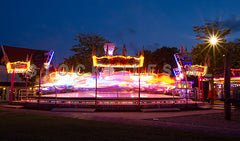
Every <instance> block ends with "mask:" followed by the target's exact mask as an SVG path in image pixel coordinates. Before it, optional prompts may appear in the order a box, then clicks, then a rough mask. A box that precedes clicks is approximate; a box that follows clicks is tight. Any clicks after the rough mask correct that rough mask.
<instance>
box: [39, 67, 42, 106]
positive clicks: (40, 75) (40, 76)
mask: <svg viewBox="0 0 240 141" xmlns="http://www.w3.org/2000/svg"><path fill="white" fill-rule="evenodd" d="M41 78H42V68H40V74H39V87H38V104H40V99H41V82H42V80H41Z"/></svg>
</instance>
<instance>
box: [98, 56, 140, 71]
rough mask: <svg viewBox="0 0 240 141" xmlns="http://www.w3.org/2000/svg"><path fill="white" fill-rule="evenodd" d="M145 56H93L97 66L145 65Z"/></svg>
mask: <svg viewBox="0 0 240 141" xmlns="http://www.w3.org/2000/svg"><path fill="white" fill-rule="evenodd" d="M143 61H144V57H143V56H140V57H130V56H127V57H125V56H102V57H97V56H93V65H94V66H97V67H114V68H124V67H125V68H136V67H142V66H143Z"/></svg>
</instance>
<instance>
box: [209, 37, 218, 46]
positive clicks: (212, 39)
mask: <svg viewBox="0 0 240 141" xmlns="http://www.w3.org/2000/svg"><path fill="white" fill-rule="evenodd" d="M209 40H210V43H211V44H212V45H216V44H217V42H218V38H217V37H215V36H213V37H211V38H210V39H209Z"/></svg>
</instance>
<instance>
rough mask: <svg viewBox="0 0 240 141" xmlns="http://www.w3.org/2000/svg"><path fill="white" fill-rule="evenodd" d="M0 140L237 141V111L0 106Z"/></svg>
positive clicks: (239, 118) (239, 116)
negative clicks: (86, 110) (228, 116)
mask: <svg viewBox="0 0 240 141" xmlns="http://www.w3.org/2000/svg"><path fill="white" fill-rule="evenodd" d="M0 125H1V128H0V130H1V131H0V133H1V134H2V135H1V137H0V140H156V139H167V140H227V139H228V140H239V139H240V134H239V132H240V111H239V110H234V111H232V120H231V121H227V120H224V112H223V110H194V111H180V112H151V113H142V112H93V113H82V112H52V111H42V110H30V109H14V108H4V107H1V110H0Z"/></svg>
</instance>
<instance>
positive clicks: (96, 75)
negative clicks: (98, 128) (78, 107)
mask: <svg viewBox="0 0 240 141" xmlns="http://www.w3.org/2000/svg"><path fill="white" fill-rule="evenodd" d="M95 73H96V74H95V77H96V85H95V86H96V87H95V107H97V89H98V86H97V77H98V68H97V67H96V71H95Z"/></svg>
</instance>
